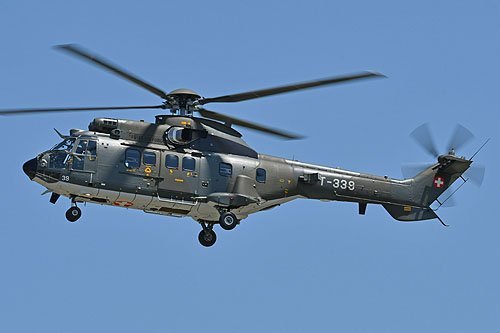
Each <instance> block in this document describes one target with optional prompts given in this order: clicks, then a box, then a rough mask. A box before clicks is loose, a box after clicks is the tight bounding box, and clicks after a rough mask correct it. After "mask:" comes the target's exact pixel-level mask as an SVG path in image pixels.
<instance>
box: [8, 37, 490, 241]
mask: <svg viewBox="0 0 500 333" xmlns="http://www.w3.org/2000/svg"><path fill="white" fill-rule="evenodd" d="M56 49H57V50H60V51H63V52H66V53H68V54H70V55H72V56H75V57H77V58H80V59H83V60H85V61H87V62H89V63H91V64H93V65H97V66H98V67H101V68H103V69H106V70H108V71H110V72H111V73H114V74H116V75H118V76H120V77H121V78H123V79H126V80H128V81H130V82H132V83H134V84H136V85H138V86H140V87H142V88H144V89H146V90H148V91H149V92H151V93H153V94H155V95H157V96H159V97H160V98H161V99H162V103H161V104H156V105H142V106H114V107H71V108H43V109H42V108H37V109H13V110H0V115H17V114H30V113H40V112H75V111H96V110H126V109H138V110H139V109H163V110H170V112H171V114H169V115H167V114H161V115H157V116H156V117H155V122H154V123H149V122H145V121H143V120H141V121H136V120H128V119H118V118H108V117H100V118H95V119H94V120H93V121H92V122H91V123H90V124H89V126H88V129H87V130H82V129H72V130H70V132H69V135H63V134H62V133H60V132H58V131H57V130H56V132H57V134H58V135H59V136H60V138H61V140H62V141H61V142H60V143H58V144H56V145H55V146H54V147H53V148H51V149H48V150H46V151H44V152H41V153H39V154H38V155H37V156H36V157H35V158H33V159H30V160H29V161H27V162H26V163H24V165H23V170H24V172H25V173H26V175H27V176H28V177H29V178H30V180H32V181H35V182H37V183H39V184H40V185H42V186H43V187H45V188H46V191H45V192H44V193H47V194H49V193H50V194H51V195H50V199H49V202H50V203H52V204H55V203H56V202H57V201H58V199H59V198H60V197H61V196H64V197H68V198H69V199H70V201H71V205H70V208H69V209H68V210H67V212H66V218H67V220H68V221H69V222H76V221H77V220H78V219H79V218H80V217H81V215H82V211H81V209H80V207H78V204H81V203H95V204H100V205H109V206H114V207H122V208H128V209H138V210H142V211H144V212H146V213H151V214H158V215H164V216H170V217H186V216H187V217H191V218H192V219H194V220H195V221H196V222H198V223H199V224H200V226H201V231H200V233H199V235H198V240H199V242H200V244H201V245H203V246H205V247H210V246H212V245H214V244H215V242H216V238H217V236H216V233H215V232H214V230H213V229H214V226H215V225H220V227H221V228H222V229H224V230H232V229H234V228H235V227H236V226H237V225H238V224H239V223H240V222H241V221H242V220H244V219H245V218H247V217H248V216H249V215H250V214H253V213H256V212H259V211H265V210H269V209H272V208H274V207H277V206H280V205H282V204H284V203H287V202H289V201H292V200H294V199H297V198H309V199H317V200H322V201H345V202H354V203H357V204H358V207H359V209H358V212H359V214H361V215H364V214H365V212H366V208H367V205H368V204H378V205H382V206H383V207H384V208H385V209H386V210H387V211H388V213H389V214H390V215H391V216H392V217H393V218H394V219H396V220H398V221H403V222H406V221H421V220H429V219H438V220H439V221H440V222H441V223H442V224H443V225H446V224H445V223H444V222H443V221H442V220H441V219H440V218H439V217H438V215H437V214H436V210H437V209H433V208H431V204H433V203H434V202H437V203H438V205H439V207H440V206H441V205H443V204H444V201H446V200H447V199H446V200H441V201H440V199H438V198H439V197H440V196H441V195H442V194H443V192H445V191H446V190H447V189H448V188H449V187H450V186H451V185H452V184H453V183H454V182H455V181H456V180H457V179H462V180H463V181H464V183H465V182H466V181H467V180H468V179H465V178H464V177H463V176H462V174H463V173H464V172H466V171H467V170H468V169H469V167H470V166H471V164H472V162H473V161H472V158H473V157H474V156H475V155H476V154H477V152H479V150H481V149H482V147H484V145H485V144H486V143H485V144H484V145H483V146H481V148H480V149H479V150H478V151H477V152H476V154H474V155H473V156H472V157H471V158H469V159H466V158H465V157H458V156H456V155H455V148H458V147H459V146H461V145H462V144H464V143H465V142H466V141H468V140H470V138H471V134H470V133H469V132H468V131H467V130H466V129H465V128H463V127H458V129H457V130H456V131H455V134H454V137H455V138H454V139H453V140H452V141H454V142H457V141H458V142H457V145H455V146H454V147H453V148H452V146H449V147H448V148H449V149H450V150H449V151H448V152H447V153H445V154H441V155H440V154H439V153H438V150H437V149H436V148H435V145H434V143H433V142H432V140H430V133H429V128H428V125H426V124H424V125H422V126H420V127H419V128H417V129H416V130H415V131H414V132H413V133H412V137H413V138H414V139H415V140H416V141H417V142H419V143H420V144H421V145H422V146H423V147H424V148H425V149H426V150H427V151H428V152H429V153H430V154H431V155H432V156H433V157H435V158H436V159H437V161H436V162H435V163H432V164H431V165H429V166H427V167H425V169H424V170H421V171H419V172H418V174H416V175H415V176H414V177H410V178H407V179H403V180H398V179H392V178H389V177H387V176H375V175H370V174H365V173H360V172H354V171H349V170H343V169H340V168H333V167H327V166H320V165H315V164H310V163H305V162H299V161H295V160H290V159H286V158H280V157H275V156H270V155H265V154H261V153H258V152H256V151H255V150H254V149H252V148H251V147H250V146H249V145H248V144H247V143H246V142H245V141H244V140H243V139H242V134H241V133H239V132H238V131H237V130H235V129H234V128H233V126H240V127H244V128H250V129H253V130H257V131H260V132H263V133H266V134H270V135H275V136H278V137H281V138H285V139H299V138H300V136H298V135H296V134H293V133H289V132H286V131H282V130H278V129H274V128H270V127H266V126H262V125H260V124H256V123H253V122H249V121H246V120H241V119H238V118H235V117H231V116H228V115H224V114H221V113H218V112H214V111H210V110H207V109H205V108H204V107H203V106H204V105H205V104H208V103H234V102H241V101H245V100H250V99H255V98H261V97H265V96H270V95H276V94H282V93H287V92H291V91H297V90H302V89H308V88H313V87H318V86H324V85H334V84H340V83H344V82H350V81H358V80H364V79H372V78H380V77H385V76H384V75H383V74H380V73H377V72H360V73H354V74H349V75H343V76H335V77H330V78H326V79H320V80H315V81H309V82H303V83H296V84H291V85H286V86H279V87H274V88H269V89H261V90H254V91H249V92H243V93H237V94H231V95H224V96H219V97H210V98H204V97H201V96H200V95H199V94H197V93H196V92H194V91H192V90H190V89H176V90H173V91H171V92H169V93H165V92H164V91H163V90H161V89H159V88H157V87H155V86H153V85H151V84H149V83H147V82H146V81H144V80H142V79H140V78H138V77H137V76H135V75H132V74H130V73H129V72H127V71H125V70H123V69H121V68H120V67H118V66H116V65H114V64H113V63H111V62H110V61H108V60H105V59H104V58H102V57H100V56H98V55H96V54H93V53H91V52H89V51H87V50H85V49H83V48H82V47H80V46H78V45H75V44H66V45H59V46H56ZM194 113H197V114H199V115H200V116H201V117H195V116H194ZM439 207H438V208H439Z"/></svg>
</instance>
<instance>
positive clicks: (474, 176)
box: [465, 164, 486, 187]
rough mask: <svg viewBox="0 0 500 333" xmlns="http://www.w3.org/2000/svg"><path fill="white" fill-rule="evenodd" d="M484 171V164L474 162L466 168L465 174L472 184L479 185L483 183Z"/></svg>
mask: <svg viewBox="0 0 500 333" xmlns="http://www.w3.org/2000/svg"><path fill="white" fill-rule="evenodd" d="M485 171H486V168H485V167H484V165H477V164H475V165H473V166H471V167H470V168H469V170H467V172H466V173H465V175H466V176H467V177H468V178H469V179H470V180H471V181H472V183H473V184H475V185H476V186H478V187H479V186H481V185H482V184H483V180H484V174H485Z"/></svg>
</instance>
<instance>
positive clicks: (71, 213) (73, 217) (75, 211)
mask: <svg viewBox="0 0 500 333" xmlns="http://www.w3.org/2000/svg"><path fill="white" fill-rule="evenodd" d="M81 216H82V211H81V210H80V208H78V207H76V206H73V207H70V209H68V210H67V211H66V218H67V219H68V221H70V222H76V221H77V220H78V219H79V218H80V217H81Z"/></svg>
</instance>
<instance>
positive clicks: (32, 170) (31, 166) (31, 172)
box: [23, 158, 37, 180]
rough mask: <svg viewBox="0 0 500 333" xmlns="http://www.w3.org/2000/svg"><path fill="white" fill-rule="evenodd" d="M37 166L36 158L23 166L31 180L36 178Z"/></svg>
mask: <svg viewBox="0 0 500 333" xmlns="http://www.w3.org/2000/svg"><path fill="white" fill-rule="evenodd" d="M36 164H37V163H36V158H32V159H31V160H29V161H28V162H26V163H24V164H23V171H24V173H25V174H26V175H27V176H28V177H30V179H31V180H33V178H35V174H36Z"/></svg>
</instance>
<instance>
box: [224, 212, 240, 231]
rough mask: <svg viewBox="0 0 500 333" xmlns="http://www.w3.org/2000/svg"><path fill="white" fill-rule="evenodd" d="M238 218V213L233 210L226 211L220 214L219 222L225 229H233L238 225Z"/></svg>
mask: <svg viewBox="0 0 500 333" xmlns="http://www.w3.org/2000/svg"><path fill="white" fill-rule="evenodd" d="M238 222H239V221H238V219H237V218H236V215H234V214H233V213H231V212H225V213H224V214H222V215H221V216H220V219H219V224H220V226H221V227H222V229H224V230H233V229H234V227H236V225H238Z"/></svg>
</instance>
